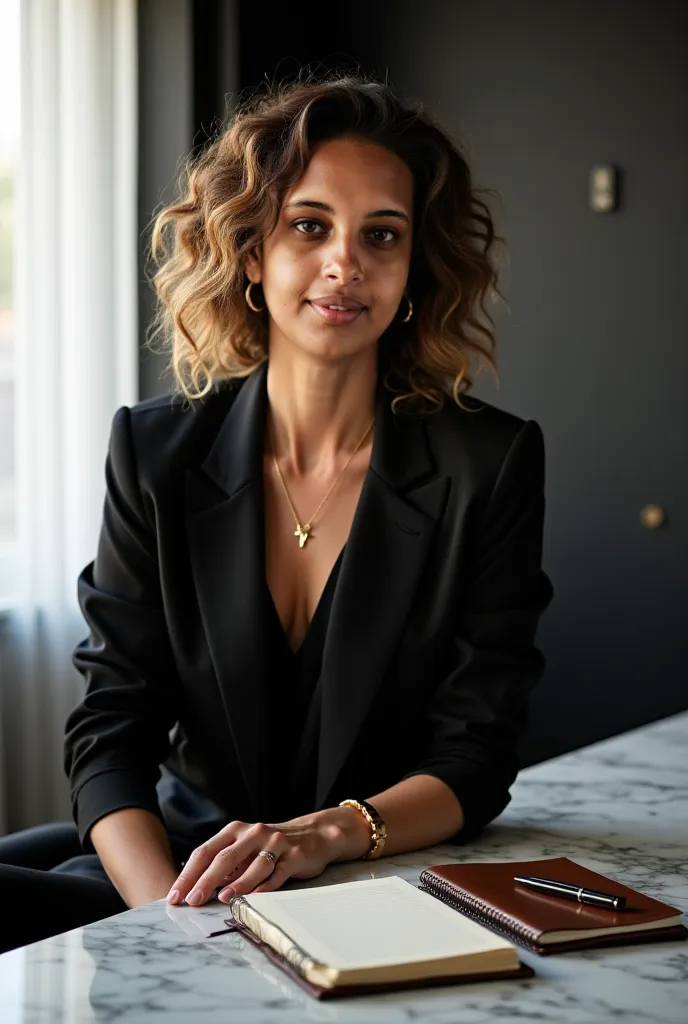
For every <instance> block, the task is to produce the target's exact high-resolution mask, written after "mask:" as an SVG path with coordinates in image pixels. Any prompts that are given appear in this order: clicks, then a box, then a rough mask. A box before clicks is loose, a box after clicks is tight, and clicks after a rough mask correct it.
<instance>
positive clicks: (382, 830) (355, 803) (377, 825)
mask: <svg viewBox="0 0 688 1024" xmlns="http://www.w3.org/2000/svg"><path fill="white" fill-rule="evenodd" d="M339 806H340V807H354V808H355V809H356V810H357V811H358V812H359V813H360V814H362V815H363V817H364V818H365V820H366V821H367V822H368V824H369V825H370V849H369V850H368V852H367V853H364V854H363V856H362V857H361V860H375V859H376V857H379V856H380V854H381V853H382V851H383V850H384V848H385V842H386V841H387V826H386V825H385V823H384V821H383V820H382V818H381V817H380V815H379V814H378V813H377V811H376V810H375V808H374V807H373V806H372V804H369V803H366V802H365V801H363V802H362V803H361V802H360V801H359V800H342V801H341V803H340V804H339Z"/></svg>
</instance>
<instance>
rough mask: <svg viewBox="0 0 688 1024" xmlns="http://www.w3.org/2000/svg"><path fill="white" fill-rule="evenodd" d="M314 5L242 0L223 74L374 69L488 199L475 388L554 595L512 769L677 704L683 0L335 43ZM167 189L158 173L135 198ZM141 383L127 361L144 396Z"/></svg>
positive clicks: (419, 21) (441, 11)
mask: <svg viewBox="0 0 688 1024" xmlns="http://www.w3.org/2000/svg"><path fill="white" fill-rule="evenodd" d="M154 6H156V7H158V6H161V5H158V4H156V5H154ZM165 6H168V5H165ZM180 6H183V5H180ZM318 10H319V8H318V5H317V4H314V3H312V2H311V0H309V2H305V3H301V4H300V5H299V19H294V17H293V11H291V13H290V9H288V8H286V7H285V9H284V11H283V12H282V14H280V13H279V12H278V11H277V10H276V11H275V12H274V13H273V15H272V16H271V20H270V23H269V25H267V24H266V23H265V19H264V18H263V17H262V15H261V14H260V11H259V10H258V5H255V4H250V3H244V2H243V0H242V2H240V3H239V5H238V8H236V9H235V10H234V11H233V14H236V13H237V12H238V22H237V25H238V33H239V48H238V54H239V73H238V79H239V85H241V86H242V87H246V86H251V85H257V84H258V83H259V82H260V80H261V79H262V78H264V77H265V76H266V75H267V76H268V77H272V75H273V74H275V72H277V74H278V76H283V75H285V74H289V73H290V72H293V70H294V69H295V68H296V67H298V65H299V64H303V63H306V62H317V61H320V62H321V63H322V65H323V66H325V67H332V66H339V67H344V66H350V65H352V64H356V63H357V62H360V63H361V64H362V66H363V67H364V69H366V70H371V71H372V70H376V71H378V72H379V73H381V74H385V73H388V74H389V77H390V80H391V81H392V83H393V84H394V85H396V86H397V87H398V88H399V89H400V90H401V91H403V92H406V93H408V94H409V95H411V96H415V97H420V98H421V99H423V101H424V102H425V104H426V106H427V108H428V109H429V111H430V112H431V113H433V114H434V115H435V116H437V117H438V118H439V119H440V120H441V122H442V123H443V124H444V126H445V127H446V128H447V129H448V130H449V131H450V132H451V133H452V134H453V135H454V136H455V137H456V138H460V139H461V140H462V141H463V142H464V143H465V145H466V147H467V150H468V154H469V158H470V162H471V164H472V166H473V168H474V172H475V177H476V180H477V182H478V183H479V184H482V185H484V186H489V187H492V188H496V189H498V190H499V192H500V194H501V203H500V205H499V207H498V208H497V214H498V222H499V226H500V228H501V230H502V232H503V233H504V234H505V235H506V237H507V240H508V242H509V247H510V267H509V270H508V272H506V273H505V274H504V276H503V286H504V289H505V291H506V293H507V297H508V300H509V304H510V313H509V314H508V315H506V314H505V313H501V314H500V316H499V358H500V368H501V380H502V383H501V388H500V390H499V391H497V390H495V388H494V387H493V386H492V385H491V384H490V380H489V378H481V382H480V385H479V387H478V388H477V393H478V394H480V395H482V396H483V397H484V398H486V399H487V400H488V401H492V402H494V403H495V404H497V405H500V406H502V407H504V408H506V409H509V410H511V411H513V412H515V413H517V414H519V415H521V416H524V417H529V418H534V419H537V420H538V421H539V422H540V423H541V425H542V427H543V429H544V432H545V437H546V442H547V454H548V482H547V501H548V512H547V525H546V536H545V566H546V568H547V570H548V571H549V573H550V575H551V577H552V579H553V582H554V586H555V590H556V597H555V601H554V603H553V605H552V607H551V609H550V610H549V611H548V613H547V615H546V617H545V619H544V621H543V624H542V627H541V630H540V634H539V643H540V646H541V647H542V649H543V650H544V652H545V654H546V656H547V659H548V671H547V675H546V678H545V680H544V682H543V683H542V685H541V686H540V688H539V691H538V692H537V694H536V696H535V699H534V705H533V715H532V722H531V728H530V732H529V735H528V737H527V742H526V744H525V748H524V756H525V760H526V761H533V760H540V759H543V758H545V757H548V756H552V755H554V754H556V753H559V752H561V751H563V750H567V749H572V748H575V747H578V746H581V745H583V744H585V743H589V742H592V741H594V740H595V739H599V738H602V737H604V736H607V735H611V734H614V733H616V732H620V731H623V730H624V729H628V728H631V727H633V726H635V725H640V724H642V723H644V722H646V721H650V720H653V719H655V718H658V717H662V716H664V715H667V714H671V713H673V712H675V711H678V710H681V709H683V708H685V707H686V703H687V702H686V691H687V685H686V684H687V682H688V674H687V671H686V667H685V666H686V665H687V664H688V640H687V639H686V636H687V634H686V630H685V629H684V626H683V623H684V619H685V617H686V612H687V611H688V528H687V526H686V523H687V522H688V487H687V485H686V482H685V472H686V466H688V422H687V415H686V411H685V398H686V385H685V381H686V379H687V377H688V355H687V352H688V347H687V345H686V338H685V333H686V332H685V327H684V311H683V298H682V296H683V293H684V291H685V287H684V284H683V269H682V261H683V254H684V252H685V249H686V241H688V239H687V238H686V235H687V233H688V192H687V191H686V188H685V182H686V180H688V147H687V146H686V142H685V131H684V129H683V127H682V126H683V125H684V121H685V106H686V99H687V98H688V97H687V93H688V88H687V86H688V81H687V72H686V61H685V59H684V53H685V51H686V15H685V13H684V5H683V4H682V3H679V2H673V0H656V2H655V3H653V4H651V5H650V4H649V3H646V2H640V0H639V2H637V3H633V4H629V3H625V2H622V0H607V2H606V3H604V4H599V3H590V2H581V0H558V2H557V3H556V4H551V3H547V2H545V0H528V2H524V3H521V4H513V3H510V2H508V0H492V2H491V3H490V4H485V3H482V2H480V0H461V2H455V3H450V4H447V3H446V2H442V0H425V2H424V3H423V4H419V3H415V2H411V0H397V2H395V3H394V4H385V3H380V4H374V5H370V4H363V3H359V2H355V3H352V4H350V5H349V6H348V7H347V9H346V12H347V13H346V16H344V15H342V20H341V22H340V28H339V31H338V35H337V46H338V49H337V51H336V52H333V50H332V47H331V38H332V37H331V36H328V35H327V34H326V33H325V26H324V23H323V21H322V17H321V15H319V14H318ZM194 24H195V27H196V44H195V45H196V53H198V52H203V51H202V49H201V50H200V51H199V49H198V33H199V32H200V33H201V34H202V28H200V27H199V23H198V21H195V22H194ZM363 26H364V27H363ZM233 52H234V54H235V57H236V50H234V51H233ZM161 72H162V79H161V80H164V68H163V69H161ZM194 77H195V78H196V77H197V76H194ZM187 87H190V86H188V82H187ZM162 88H163V87H162V86H161V83H160V81H159V82H158V84H157V89H158V100H159V102H164V97H163V94H162V92H161V89H162ZM204 88H206V86H202V85H198V86H197V88H196V93H197V94H199V91H200V92H202V90H203V89H204ZM208 95H209V96H213V95H215V96H217V89H216V88H215V89H214V91H213V88H212V87H211V88H210V91H209V92H208ZM213 102H214V101H212V99H211V100H210V102H209V104H208V102H206V105H205V108H204V109H205V110H206V114H205V115H204V116H205V120H206V121H207V119H208V118H207V111H208V110H209V109H210V108H211V107H212V103H213ZM215 102H216V101H215ZM171 105H172V104H171V103H170V101H169V100H168V101H167V106H168V109H169V107H170V106H171ZM201 106H202V104H201ZM184 109H185V108H184ZM194 110H195V117H196V123H195V125H194V128H193V130H190V129H189V128H188V127H187V128H186V129H185V130H186V133H187V135H186V137H190V136H191V135H192V134H193V131H196V130H197V128H198V124H199V121H200V123H204V118H203V117H201V115H200V114H199V104H198V102H197V103H196V106H195V108H194ZM220 112H221V111H220V110H219V108H218V113H220ZM192 116H194V115H192ZM179 124H180V120H179V118H178V117H177V119H176V126H175V129H174V130H175V131H176V132H177V135H175V136H174V138H173V140H172V141H170V139H169V138H168V139H166V140H165V142H164V144H163V149H164V151H165V152H166V153H167V156H165V157H164V159H163V158H160V169H161V174H162V173H163V170H164V168H165V167H168V166H170V165H171V163H173V159H172V158H173V152H174V147H175V145H179V143H180V142H181V134H179ZM177 155H178V152H177V153H176V154H175V159H176V156H177ZM155 159H156V160H157V159H158V156H156V158H155ZM601 162H614V163H616V164H618V165H619V166H620V168H621V172H622V178H623V186H624V187H623V203H622V206H621V209H620V210H619V211H618V212H616V213H614V214H609V215H601V214H595V213H593V212H592V211H591V210H590V209H589V207H588V204H587V195H588V173H589V169H590V167H591V166H592V165H594V164H597V163H601ZM152 166H153V165H151V167H152ZM149 173H150V171H149ZM168 180H169V176H168V175H167V174H163V176H162V177H161V178H160V179H158V181H157V183H156V182H155V176H154V174H153V176H152V177H151V179H150V184H149V194H148V196H149V198H150V196H151V195H152V191H153V189H154V187H159V186H160V184H164V183H165V182H167V181H168ZM143 205H145V204H143ZM158 384H159V382H158V381H157V378H156V379H155V380H153V379H152V378H151V376H150V375H149V377H148V378H147V377H146V373H145V372H144V373H143V375H142V394H143V395H146V394H148V393H152V392H153V391H155V390H156V389H157V387H158ZM648 503H655V504H657V505H660V506H661V507H662V508H663V509H664V510H665V512H666V515H667V522H666V525H665V526H664V527H663V528H661V529H659V530H654V531H651V530H647V529H645V528H644V527H643V526H642V525H641V523H640V519H639V512H640V509H641V508H642V507H643V506H644V505H646V504H648Z"/></svg>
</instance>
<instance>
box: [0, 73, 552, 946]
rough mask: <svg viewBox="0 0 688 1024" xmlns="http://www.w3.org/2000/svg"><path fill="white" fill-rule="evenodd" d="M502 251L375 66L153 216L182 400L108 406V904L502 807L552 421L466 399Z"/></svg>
mask: <svg viewBox="0 0 688 1024" xmlns="http://www.w3.org/2000/svg"><path fill="white" fill-rule="evenodd" d="M494 244H495V235H494V230H493V224H492V221H491V218H490V214H489V211H488V209H487V207H486V206H485V205H484V204H483V203H482V202H481V201H480V200H479V199H478V198H477V196H476V194H475V192H474V190H473V188H472V185H471V178H470V174H469V170H468V167H467V165H466V163H465V161H464V159H463V157H462V156H461V155H460V154H459V153H458V152H457V151H456V149H455V148H454V147H453V146H452V144H451V142H450V141H449V140H448V138H447V137H446V136H445V135H444V134H443V133H442V132H441V131H440V130H439V129H438V128H437V127H435V126H434V125H433V124H432V123H431V122H430V120H429V119H428V118H427V117H426V116H425V115H424V114H423V113H422V112H420V111H419V110H416V109H413V108H410V107H407V106H405V105H404V104H402V103H401V102H400V101H399V100H398V99H397V98H396V97H395V96H394V95H393V93H392V92H391V91H390V90H389V88H388V87H387V86H385V85H381V84H379V83H376V82H370V81H365V80H363V79H359V78H355V77H342V78H334V79H331V80H329V81H325V82H320V83H317V82H309V83H306V84H303V83H301V84H296V85H292V86H289V87H286V88H282V89H279V90H275V91H272V92H270V93H269V94H268V95H267V96H265V97H263V98H261V99H259V100H257V101H254V102H253V103H252V104H250V105H247V106H245V107H243V108H242V109H240V111H239V112H238V113H237V114H236V116H234V118H233V119H232V121H231V122H230V124H229V125H228V126H227V128H226V129H225V130H224V132H223V133H222V134H221V135H220V136H219V137H218V138H217V139H216V140H215V141H214V143H213V144H212V145H211V146H210V147H209V148H208V149H207V150H206V151H205V152H204V153H203V154H202V155H201V156H200V157H199V158H198V159H197V160H196V161H195V162H194V163H192V164H191V166H190V170H189V175H188V181H187V184H186V187H185V194H184V195H183V196H182V197H181V198H180V199H179V201H178V202H175V203H174V204H172V205H171V206H169V207H167V208H166V209H163V210H162V212H161V213H160V214H159V216H158V218H157V221H156V224H155V229H154V233H153V252H154V254H155V256H156V258H157V260H158V270H157V273H156V274H155V277H154V285H155V288H156V290H157V293H158V296H159V299H160V317H159V321H158V327H159V328H160V329H161V330H163V331H164V332H165V334H166V336H167V338H168V339H169V340H170V342H171V346H172V364H173V367H174V372H175V375H176V381H177V384H178V395H177V396H176V397H175V398H174V399H172V400H170V398H169V397H168V398H162V399H154V400H152V401H147V402H143V403H142V404H140V405H138V406H136V407H135V408H133V409H128V408H123V409H120V410H119V412H118V413H117V415H116V416H115V419H114V422H113V428H112V436H111V441H110V449H109V453H108V458H107V474H106V475H107V496H106V501H105V510H104V520H103V528H102V533H101V537H100V543H99V547H98V552H97V555H96V558H95V561H94V562H93V563H91V564H90V565H89V566H88V567H87V568H86V569H85V570H84V572H83V573H82V575H81V577H80V580H79V595H80V602H81V607H82V609H83V613H84V616H85V618H86V620H87V622H88V624H89V626H90V637H89V639H88V640H85V641H84V642H83V643H82V644H80V645H79V647H78V648H77V650H76V652H75V664H76V665H77V667H78V668H79V669H80V670H81V672H82V673H83V674H84V676H85V677H86V681H87V687H86V695H85V697H84V700H83V701H82V703H81V704H80V705H79V706H78V707H77V708H76V709H75V710H74V712H73V713H72V714H71V716H70V718H69V720H68V723H67V733H66V767H67V771H68V773H69V776H70V781H71V786H72V792H73V799H74V811H75V818H76V822H77V826H78V839H79V841H80V843H81V844H82V846H83V850H84V851H86V852H87V853H90V854H91V855H92V854H93V851H95V853H96V854H97V857H98V860H95V858H94V857H93V856H91V858H90V860H89V865H90V868H91V870H92V871H95V872H96V873H97V872H98V871H101V872H102V871H103V869H104V872H105V874H102V873H101V876H100V877H101V882H100V884H101V885H103V886H105V887H107V893H108V896H109V897H115V898H117V899H121V901H123V904H126V905H127V906H129V907H135V906H138V905H140V904H142V903H145V902H148V901H150V900H154V899H159V898H161V897H163V896H164V897H167V899H168V900H169V901H170V902H171V903H179V902H181V901H182V900H186V902H187V903H190V904H193V905H199V904H202V903H204V902H205V901H206V900H207V899H208V898H209V897H210V896H211V895H212V894H213V893H214V892H216V891H217V890H218V888H219V898H220V899H221V900H228V899H229V898H230V896H231V895H232V894H233V893H246V892H251V891H266V890H270V889H275V888H277V887H279V886H281V885H283V884H284V883H285V882H287V881H288V880H289V879H290V878H312V877H315V876H316V875H319V874H320V873H321V872H322V871H323V869H324V868H325V867H326V866H327V865H328V864H329V863H332V862H333V861H342V860H351V859H355V858H360V857H376V856H379V855H380V854H382V853H384V854H389V853H399V852H403V851H409V850H414V849H419V848H422V847H426V846H429V845H431V844H434V843H438V842H441V841H444V840H449V839H458V840H459V841H463V840H464V839H466V838H468V837H470V836H472V835H475V834H476V833H477V832H478V831H479V830H480V829H481V828H482V827H483V826H484V825H486V824H487V823H488V822H489V821H490V820H491V819H492V818H494V817H495V816H496V815H498V814H499V813H500V812H501V811H502V810H503V808H504V807H505V806H506V804H507V802H508V800H509V794H508V790H509V786H510V785H511V783H512V782H513V780H514V778H515V775H516V772H517V759H516V752H515V745H516V741H517V737H518V735H519V732H520V730H521V728H522V726H523V723H524V720H525V715H526V706H527V700H528V694H529V692H530V690H531V689H532V687H533V685H534V684H535V683H536V682H537V680H538V678H539V677H540V675H541V673H542V670H543V659H542V657H541V656H540V654H539V653H538V652H537V651H536V649H535V648H534V647H533V638H534V635H535V630H536V626H537V622H538V617H539V615H540V614H541V612H542V611H543V610H544V609H545V608H546V607H547V605H548V604H549V601H550V599H551V587H550V584H549V581H548V579H547V577H546V576H545V575H544V573H543V572H542V570H541V568H540V560H541V545H542V525H543V514H544V496H543V481H544V451H543V439H542V434H541V431H540V428H539V427H538V425H537V424H536V423H535V422H533V421H523V420H521V419H519V418H518V417H516V416H513V415H511V414H509V413H507V412H503V411H500V410H498V409H497V408H495V407H492V406H490V405H489V404H487V403H484V402H480V401H478V400H476V399H474V398H469V397H468V396H467V395H466V392H467V390H468V389H469V387H470V385H471V377H470V372H469V371H470V364H471V360H472V358H473V357H479V358H480V359H482V361H483V362H484V363H486V364H488V365H492V366H493V367H494V365H495V364H494V357H493V346H494V336H493V325H492V320H491V318H490V316H489V314H487V312H486V309H485V306H486V301H487V299H488V298H490V297H492V295H493V293H494V292H495V289H496V270H495V266H494V260H493V249H494ZM161 765H164V769H163V776H162V779H160V778H159V776H160V769H159V766H161ZM63 828H64V827H63ZM75 835H76V832H75V831H72V833H71V836H72V841H73V842H74V843H75V845H76V839H75V838H74V837H75ZM18 838H19V837H15V839H18ZM73 852H74V853H82V850H81V847H77V849H75V850H74V851H73ZM0 859H2V856H1V851H0ZM81 859H82V860H83V858H81ZM78 861H79V858H77V861H76V862H72V869H71V872H72V873H71V874H70V878H69V882H70V884H71V885H74V884H76V883H77V882H81V881H84V882H85V881H86V880H85V879H82V878H78V877H77V876H78V874H79V871H80V869H79V866H78ZM56 863H57V862H56ZM74 865H76V866H74ZM101 865H102V867H101ZM17 870H21V869H17ZM74 872H76V876H75V874H74ZM57 873H58V874H59V873H60V872H59V869H58V872H57ZM54 875H55V872H53V876H54ZM108 879H109V881H108ZM63 880H64V879H60V880H59V881H63ZM89 882H91V884H95V876H94V878H91V879H89ZM113 887H114V888H113ZM103 892H105V890H103ZM117 894H119V896H117ZM101 909H103V908H102V907H101ZM110 912H112V911H111V910H110ZM84 919H87V918H86V917H84ZM55 930H58V929H57V928H56V929H55Z"/></svg>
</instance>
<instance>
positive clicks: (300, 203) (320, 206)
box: [284, 199, 409, 224]
mask: <svg viewBox="0 0 688 1024" xmlns="http://www.w3.org/2000/svg"><path fill="white" fill-rule="evenodd" d="M304 207H308V208H310V209H311V210H322V212H323V213H334V207H333V206H329V205H328V203H320V202H318V201H317V200H316V199H295V200H294V201H293V202H291V203H285V205H284V209H285V210H294V209H297V208H299V209H302V208H304ZM371 217H396V218H397V219H398V220H403V221H404V223H405V224H408V223H409V219H408V217H407V216H406V214H405V213H404V212H403V210H373V211H372V212H371V213H366V215H365V219H366V220H369V219H370V218H371Z"/></svg>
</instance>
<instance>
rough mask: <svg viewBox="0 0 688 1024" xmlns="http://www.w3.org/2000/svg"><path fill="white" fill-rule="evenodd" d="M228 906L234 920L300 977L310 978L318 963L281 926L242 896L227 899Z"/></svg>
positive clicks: (307, 979)
mask: <svg viewBox="0 0 688 1024" xmlns="http://www.w3.org/2000/svg"><path fill="white" fill-rule="evenodd" d="M229 908H230V911H231V913H232V917H233V918H234V920H235V921H237V922H238V923H239V924H240V925H242V926H243V927H244V928H247V929H248V930H249V931H250V932H252V933H253V935H255V936H256V938H257V939H259V940H260V941H261V942H264V943H265V944H266V945H268V946H270V947H271V948H272V949H274V950H275V952H276V953H278V954H279V955H280V956H281V957H283V958H284V959H285V960H286V961H287V963H288V964H289V965H290V966H291V967H292V968H293V969H294V970H295V971H296V973H297V974H298V975H299V976H300V977H301V978H304V979H305V980H306V981H309V980H310V978H311V975H312V972H313V970H314V969H317V967H318V966H319V965H318V964H317V962H316V961H314V960H313V958H312V957H310V956H309V955H308V953H306V951H305V950H303V949H301V947H300V946H298V945H297V944H296V943H295V942H294V941H293V939H291V938H290V937H289V936H288V935H286V934H285V933H284V932H283V931H282V929H281V928H278V927H277V925H274V924H273V923H272V922H271V921H268V920H267V919H266V918H265V917H263V915H262V914H260V913H258V911H257V910H256V909H255V908H254V907H252V906H251V905H250V904H249V903H248V901H247V900H246V899H245V898H244V897H243V896H234V897H232V899H231V900H230V901H229Z"/></svg>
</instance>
